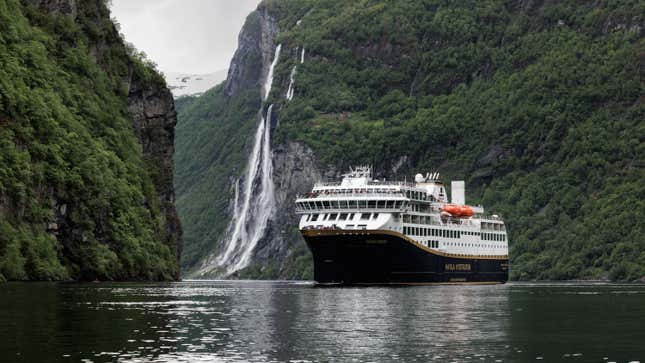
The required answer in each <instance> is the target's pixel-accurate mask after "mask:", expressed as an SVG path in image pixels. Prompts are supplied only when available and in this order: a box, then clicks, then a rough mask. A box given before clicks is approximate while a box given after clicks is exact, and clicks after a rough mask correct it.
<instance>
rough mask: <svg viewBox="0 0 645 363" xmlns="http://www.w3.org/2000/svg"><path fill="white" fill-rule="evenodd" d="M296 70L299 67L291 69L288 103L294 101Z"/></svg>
mask: <svg viewBox="0 0 645 363" xmlns="http://www.w3.org/2000/svg"><path fill="white" fill-rule="evenodd" d="M296 68H297V66H293V68H291V75H290V76H289V88H288V89H287V100H288V101H291V100H292V99H293V94H294V92H295V82H296Z"/></svg>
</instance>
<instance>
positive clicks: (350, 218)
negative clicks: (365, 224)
mask: <svg viewBox="0 0 645 363" xmlns="http://www.w3.org/2000/svg"><path fill="white" fill-rule="evenodd" d="M352 219H354V213H350V214H349V220H350V221H351V220H352Z"/></svg>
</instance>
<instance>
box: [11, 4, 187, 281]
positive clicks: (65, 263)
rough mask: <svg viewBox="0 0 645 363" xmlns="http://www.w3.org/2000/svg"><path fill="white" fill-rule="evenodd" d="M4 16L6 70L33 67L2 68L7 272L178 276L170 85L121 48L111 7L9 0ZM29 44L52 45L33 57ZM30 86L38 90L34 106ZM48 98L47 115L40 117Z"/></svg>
mask: <svg viewBox="0 0 645 363" xmlns="http://www.w3.org/2000/svg"><path fill="white" fill-rule="evenodd" d="M4 9H5V11H6V13H3V14H0V15H2V16H3V19H5V24H6V23H10V24H11V25H13V26H14V29H19V30H18V31H17V32H13V33H5V34H6V37H5V38H4V39H3V41H4V43H3V44H4V46H3V47H2V48H1V49H0V53H1V55H2V56H3V57H4V58H3V62H7V61H9V62H10V61H11V60H12V59H14V58H18V57H25V58H28V59H30V62H27V63H23V64H24V67H23V68H16V67H13V68H11V67H7V68H4V67H3V69H6V70H7V71H8V72H10V73H9V74H3V79H11V80H12V82H14V88H5V89H4V90H5V93H4V94H3V98H2V101H3V102H0V104H1V105H2V108H1V109H0V115H4V116H3V117H4V118H6V119H11V120H16V122H15V123H14V122H12V123H6V125H2V124H0V126H2V128H0V131H1V132H0V136H1V139H2V141H3V142H4V144H3V145H4V147H5V153H4V154H3V155H4V158H3V159H2V160H0V169H1V171H2V172H3V173H4V174H3V175H8V176H9V177H6V178H3V180H2V181H0V214H2V216H3V218H2V220H1V221H0V230H2V232H3V233H2V236H1V237H0V276H2V275H5V277H7V278H9V279H68V278H72V279H171V278H173V279H178V278H179V271H180V270H179V268H178V266H179V260H180V255H181V251H182V231H181V225H180V222H179V219H178V217H177V213H176V211H175V207H174V202H175V196H174V188H173V184H172V178H173V169H174V167H173V162H172V156H173V152H174V127H175V124H176V122H177V118H176V116H177V115H176V112H175V108H174V102H173V99H172V95H171V93H170V91H169V90H168V89H167V87H166V86H165V82H164V81H163V79H162V77H161V76H160V75H158V74H157V73H156V71H155V70H154V69H152V67H151V66H150V64H149V63H148V62H147V61H146V60H145V59H141V58H140V57H139V55H138V53H137V52H136V51H135V50H134V49H132V48H131V47H130V46H129V45H126V44H124V43H123V40H122V39H121V38H120V36H119V34H118V32H117V30H116V29H115V27H114V25H113V24H112V22H111V21H110V17H109V9H108V8H107V6H106V4H105V2H104V1H101V0H92V1H76V0H29V1H27V2H25V5H21V4H20V3H19V2H18V1H11V0H9V1H7V2H6V4H5V7H4ZM8 19H11V20H8ZM32 26H33V27H39V28H40V33H36V31H35V30H33V29H32ZM32 33H33V34H37V35H32ZM50 34H55V37H52V38H49V37H50ZM28 37H32V38H31V41H32V44H34V43H37V42H43V43H45V42H49V43H47V44H48V46H47V47H42V48H31V49H30V50H27V51H25V50H24V49H23V44H25V43H24V40H23V39H24V38H28ZM21 49H23V50H21ZM5 65H6V64H5ZM5 77H6V78H5ZM22 83H31V84H32V87H34V91H32V92H31V99H30V100H28V101H27V103H25V101H24V100H22V99H21V98H20V97H21V92H22V90H21V89H20V88H19V87H20V85H21V84H22ZM3 86H4V85H3ZM7 90H8V91H7ZM52 90H53V91H54V92H56V94H57V95H58V96H54V94H55V93H51V94H50V93H49V92H52ZM43 100H47V101H45V103H47V104H48V105H49V110H39V111H38V113H36V114H34V112H35V111H34V110H35V109H37V108H38V107H39V106H38V104H39V102H43ZM21 103H22V104H21ZM49 120H55V122H54V123H53V124H52V123H51V121H49ZM48 122H49V124H48ZM21 125H24V126H27V127H29V128H31V129H32V130H36V133H35V134H25V133H24V132H23V131H21V127H22V126H21ZM25 157H26V158H27V159H21V158H25ZM20 160H24V161H25V163H24V164H23V165H20V164H19V161H20ZM21 168H22V169H23V170H24V171H23V177H22V178H14V177H12V175H15V174H14V173H15V172H16V171H17V170H20V169H21ZM38 170H41V173H42V174H40V175H39V174H38V172H37V171H38ZM16 188H18V189H16ZM18 190H24V193H25V194H24V195H25V197H23V196H22V195H21V194H20V193H17V191H18ZM36 211H39V212H36ZM34 212H36V213H34Z"/></svg>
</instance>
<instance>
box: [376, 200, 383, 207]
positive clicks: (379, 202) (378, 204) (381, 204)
mask: <svg viewBox="0 0 645 363" xmlns="http://www.w3.org/2000/svg"><path fill="white" fill-rule="evenodd" d="M376 208H378V209H382V208H385V201H384V200H377V201H376Z"/></svg>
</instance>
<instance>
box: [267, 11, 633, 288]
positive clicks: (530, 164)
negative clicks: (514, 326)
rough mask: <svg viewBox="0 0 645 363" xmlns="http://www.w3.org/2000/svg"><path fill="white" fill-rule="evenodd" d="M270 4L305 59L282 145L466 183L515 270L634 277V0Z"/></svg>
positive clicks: (520, 275) (550, 275) (533, 275)
mask: <svg viewBox="0 0 645 363" xmlns="http://www.w3.org/2000/svg"><path fill="white" fill-rule="evenodd" d="M275 6H276V8H277V10H276V11H278V12H282V13H283V14H285V15H284V16H283V17H281V19H283V21H282V24H283V26H284V27H285V28H288V29H290V31H288V32H285V33H283V34H282V40H283V41H284V42H287V43H288V44H289V45H290V46H292V47H296V46H299V45H304V46H306V47H307V51H308V54H309V56H308V58H307V62H306V63H305V64H303V65H302V66H299V69H298V79H297V82H298V83H297V90H296V99H295V101H294V102H291V103H289V104H286V105H285V106H284V108H283V110H282V111H281V113H280V116H281V132H282V137H283V139H289V140H300V141H303V142H306V143H307V144H309V145H310V146H312V147H313V148H314V150H315V151H316V154H317V155H318V156H319V158H320V160H321V161H323V162H332V163H338V162H339V161H345V162H346V163H349V162H369V163H374V164H375V165H379V164H383V163H385V164H391V163H393V162H394V161H396V160H397V159H398V158H400V157H402V156H407V157H409V158H411V159H412V160H413V165H414V168H413V169H414V170H410V172H412V171H415V170H426V169H429V168H437V167H438V168H440V170H441V171H443V172H444V174H445V175H446V177H458V178H464V177H465V178H466V180H467V181H468V186H469V188H470V190H471V192H470V193H469V196H470V197H471V202H481V203H482V204H484V205H485V206H486V207H487V209H488V210H489V211H495V212H499V213H502V214H503V215H504V216H505V218H506V220H507V222H508V225H509V230H510V233H511V235H510V239H511V246H512V248H511V266H512V278H514V279H522V280H526V279H574V278H610V279H613V280H634V279H639V278H642V277H643V276H645V238H644V237H643V236H644V235H643V232H645V230H644V227H645V224H644V223H643V220H645V184H644V183H643V180H644V178H645V173H644V172H643V161H644V160H643V155H645V147H644V145H645V143H644V139H645V123H644V122H643V120H645V112H644V108H643V102H642V97H643V89H642V66H643V64H642V46H643V44H644V42H643V37H642V35H641V32H642V30H641V29H642V28H643V20H644V19H643V14H645V6H644V5H643V3H642V2H637V1H615V2H612V3H610V4H607V5H604V6H592V5H591V4H585V3H579V2H574V1H565V2H558V3H554V4H548V3H545V4H543V5H540V6H538V7H535V8H529V9H521V8H518V7H519V6H520V5H511V4H510V3H507V2H503V1H472V2H471V1H467V2H460V3H454V2H445V1H397V2H390V1H361V2H351V3H347V2H343V1H331V0H329V1H324V2H322V3H319V2H316V3H315V4H314V3H313V2H308V1H301V2H279V3H277V4H275ZM305 13H306V14H307V15H306V16H305V17H304V20H303V25H302V26H301V27H293V26H289V24H292V23H293V22H295V20H294V19H296V17H298V16H300V15H301V14H305ZM289 14H293V15H292V16H289ZM288 68H289V64H288V63H287V62H284V63H283V64H282V68H281V71H282V73H281V74H282V77H283V78H284V77H285V73H286V72H288ZM343 114H344V115H345V117H341V116H342V115H343ZM496 150H499V151H496ZM486 155H491V156H492V157H491V158H488V159H491V160H486V159H487V158H485V157H484V156H486ZM348 156H349V157H350V158H351V159H350V160H347V157H348ZM473 199H474V200H473Z"/></svg>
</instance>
